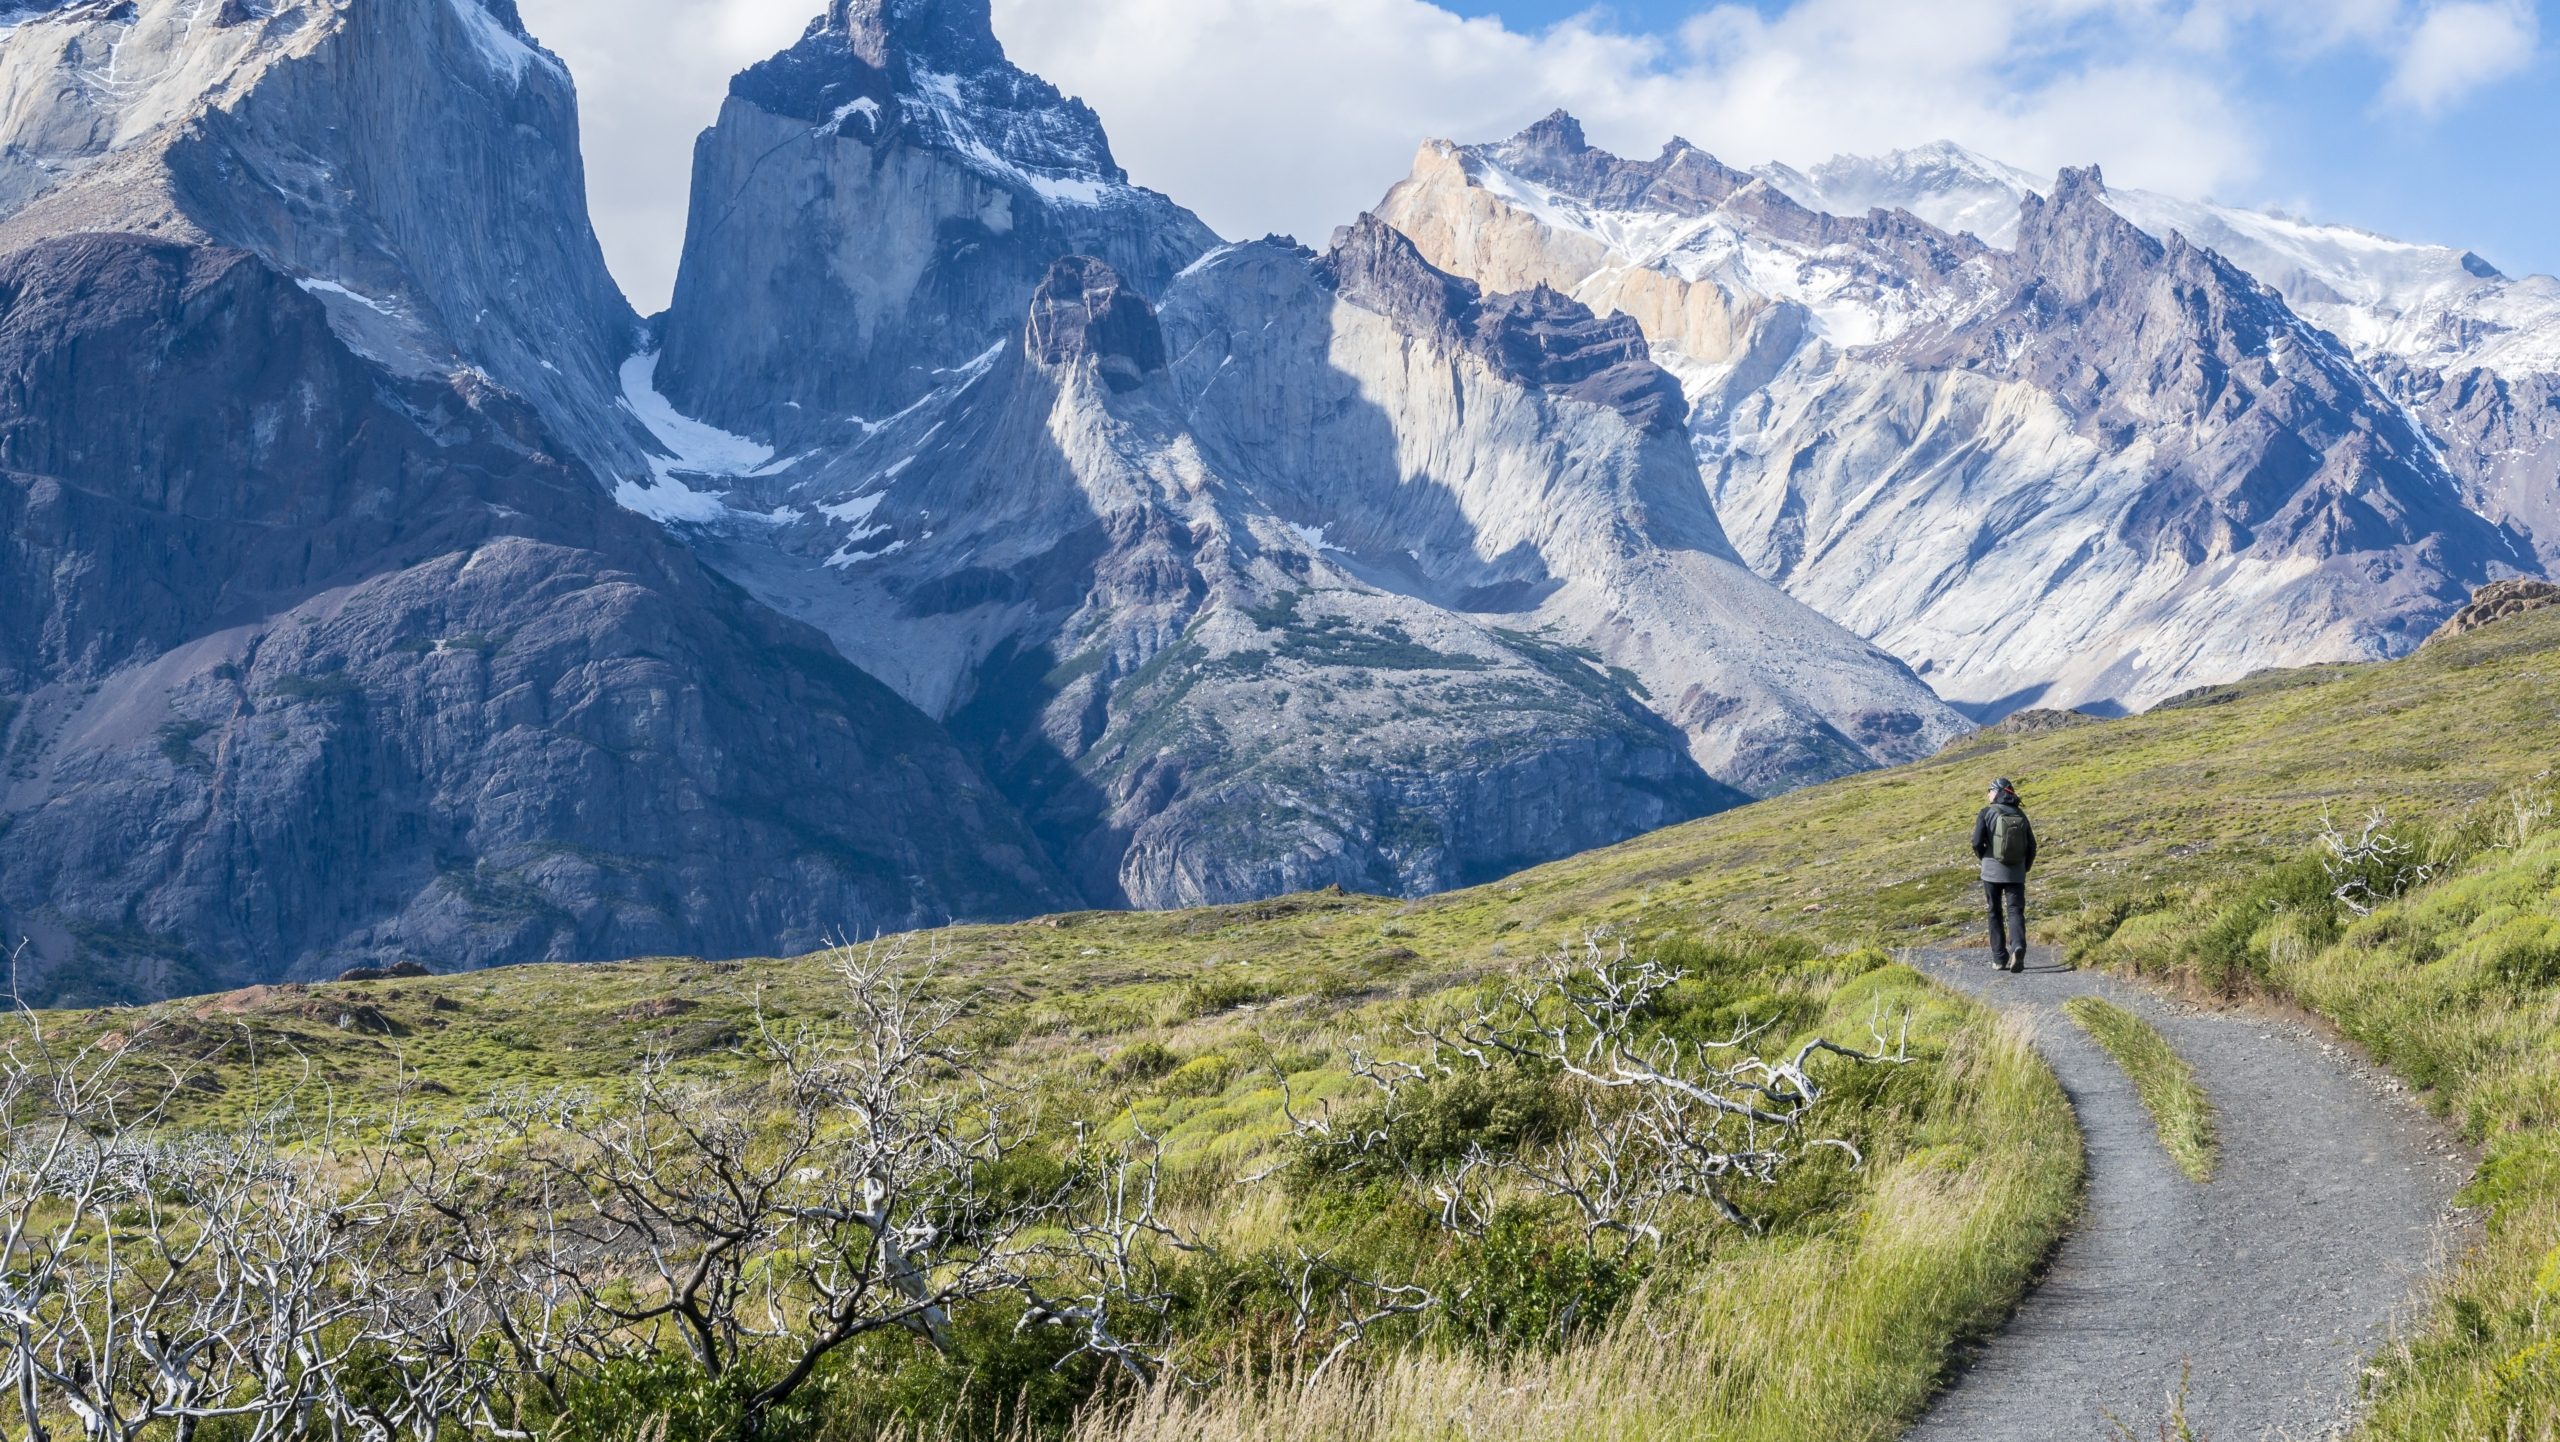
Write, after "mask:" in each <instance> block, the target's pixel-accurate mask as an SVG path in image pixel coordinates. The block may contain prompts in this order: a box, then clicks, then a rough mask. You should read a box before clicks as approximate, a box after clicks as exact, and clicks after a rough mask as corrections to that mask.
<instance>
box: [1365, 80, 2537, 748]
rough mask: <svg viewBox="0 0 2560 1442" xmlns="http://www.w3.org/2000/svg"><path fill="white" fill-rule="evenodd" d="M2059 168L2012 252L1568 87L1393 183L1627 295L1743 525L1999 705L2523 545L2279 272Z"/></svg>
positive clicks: (2419, 632)
mask: <svg viewBox="0 0 2560 1442" xmlns="http://www.w3.org/2000/svg"><path fill="white" fill-rule="evenodd" d="M2051 190H2052V194H2051V195H2050V196H2044V195H2036V194H2029V195H2028V196H2027V197H2026V198H2025V199H2024V200H2023V201H2020V202H2018V206H2017V209H2018V219H2017V221H2016V222H2015V224H2014V225H2013V227H2012V228H2011V229H2010V231H2009V232H2008V233H2007V236H2006V239H2007V240H2008V241H2009V243H2010V246H2009V248H2008V249H2005V250H2003V249H1997V248H1994V247H1991V246H1989V245H1987V244H1985V243H1983V242H1981V241H1979V240H1976V239H1974V238H1973V237H1971V236H1968V235H1963V234H1950V233H1947V232H1945V231H1941V230H1939V229H1937V228H1936V227H1934V226H1932V225H1930V224H1929V223H1927V222H1926V221H1924V220H1922V219H1920V218H1919V217H1917V216H1914V215H1912V214H1910V213H1908V212H1905V211H1869V212H1867V213H1865V214H1863V215H1860V216H1856V217H1843V216H1831V215H1827V214H1824V213H1821V212H1816V211H1814V210H1811V209H1809V208H1808V207H1806V206H1805V205H1803V204H1801V203H1799V202H1798V201H1797V200H1795V199H1794V198H1792V197H1791V196H1789V195H1788V194H1787V193H1786V192H1785V190H1783V189H1782V188H1781V187H1780V185H1779V184H1777V183H1775V182H1774V181H1773V180H1772V179H1771V178H1770V177H1768V176H1765V175H1752V174H1749V173H1746V172H1742V171H1737V170H1734V169H1731V168H1730V167H1726V166H1723V165H1722V164H1720V163H1718V162H1716V161H1714V160H1713V159H1712V157H1707V156H1704V155H1701V154H1699V153H1697V152H1696V151H1695V150H1694V147H1689V146H1687V145H1685V144H1684V143H1680V142H1674V143H1673V144H1672V145H1671V146H1670V147H1668V148H1667V149H1666V150H1665V152H1664V154H1663V156H1662V157H1660V158H1658V159H1656V160H1653V161H1633V160H1624V159H1620V158H1618V157H1615V156H1610V155H1607V154H1606V153H1605V152H1600V151H1598V150H1596V149H1593V148H1592V147H1590V146H1589V145H1588V144H1587V142H1586V141H1585V140H1584V138H1583V137H1582V134H1581V132H1580V128H1579V127H1578V126H1576V125H1574V124H1572V123H1571V121H1570V119H1569V118H1568V117H1555V118H1551V119H1550V120H1549V121H1546V122H1543V123H1542V124H1541V125H1539V126H1536V127H1532V128H1531V129H1530V130H1529V131H1527V132H1524V133H1523V134H1522V135H1520V136H1518V137H1515V138H1514V139H1512V140H1511V141H1508V142H1504V143H1502V144H1499V145H1487V146H1474V147H1463V146H1453V145H1449V144H1446V143H1440V142H1434V143H1433V144H1430V145H1427V146H1425V147H1424V149H1423V151H1422V154H1421V156H1420V158H1419V159H1418V160H1417V162H1416V166H1415V173H1414V175H1413V177H1412V178H1410V179H1408V180H1407V181H1405V182H1403V183H1401V184H1399V185H1398V186H1397V187H1396V188H1395V189H1394V190H1393V191H1391V192H1390V193H1389V195H1388V196H1387V198H1386V200H1385V201H1384V202H1383V203H1382V206H1381V214H1382V215H1383V216H1384V217H1385V218H1387V219H1388V220H1389V221H1390V222H1392V223H1394V224H1396V225H1397V226H1398V227H1399V228H1400V229H1402V230H1404V231H1405V232H1406V233H1408V234H1411V235H1413V236H1414V237H1415V239H1416V241H1417V243H1419V244H1420V245H1421V246H1422V249H1423V251H1424V254H1425V255H1426V257H1427V258H1430V259H1432V260H1433V261H1434V262H1435V263H1438V264H1442V265H1444V266H1446V267H1448V268H1450V269H1453V270H1456V271H1458V272H1460V273H1462V274H1467V275H1471V276H1475V277H1477V278H1479V279H1481V280H1483V281H1485V282H1486V283H1487V284H1496V285H1500V284H1517V283H1521V282H1523V281H1531V282H1535V283H1539V284H1545V285H1550V286H1554V287H1556V288H1558V289H1561V290H1564V291H1566V292H1567V293H1570V294H1573V295H1575V296H1576V297H1577V298H1580V299H1583V300H1586V301H1587V302H1589V303H1590V304H1592V305H1593V307H1594V308H1595V309H1602V310H1607V309H1611V308H1615V309H1617V310H1619V311H1621V312H1623V313H1625V314H1627V315H1630V316H1632V317H1633V318H1635V319H1637V320H1638V321H1639V323H1640V324H1642V325H1643V326H1644V328H1645V330H1646V333H1647V335H1648V336H1650V337H1652V338H1653V339H1654V341H1655V342H1656V345H1657V348H1658V350H1659V353H1660V354H1661V357H1662V360H1663V363H1664V364H1665V365H1666V366H1667V367H1668V368H1669V369H1671V370H1672V371H1673V372H1674V373H1675V374H1677V375H1679V376H1680V378H1681V379H1682V381H1683V383H1684V385H1685V387H1686V389H1687V390H1688V393H1689V396H1690V401H1691V417H1692V418H1691V431H1692V437H1693V440H1694V442H1695V445H1696V448H1697V450H1698V453H1699V457H1700V460H1701V463H1702V465H1703V466H1704V468H1705V471H1706V476H1707V483H1708V486H1709V490H1710V493H1711V495H1712V496H1713V499H1714V502H1715V506H1716V509H1717V512H1718V514H1719V516H1720V518H1721V520H1722V521H1723V523H1724V524H1725V526H1726V528H1727V529H1728V531H1729V532H1730V534H1731V535H1732V537H1733V539H1734V543H1735V545H1736V547H1737V549H1738V550H1739V551H1740V553H1741V554H1742V555H1743V557H1744V558H1745V559H1746V560H1748V561H1749V563H1750V564H1751V565H1752V566H1753V568H1754V569H1756V570H1758V571H1760V572H1761V573H1762V574H1764V575H1768V576H1770V577H1771V578H1773V579H1775V580H1777V581H1778V582H1779V583H1780V584H1782V585H1784V586H1785V587H1786V588H1787V589H1788V590H1789V592H1790V593H1791V594H1793V595H1795V596H1797V597H1798V598H1799V599H1802V600H1805V601H1807V602H1808V603H1810V604H1812V605H1813V606H1814V607H1815V609H1817V610H1820V611H1822V612H1824V613H1825V614H1827V615H1830V616H1832V617H1834V618H1835V619H1838V620H1840V621H1842V622H1843V623H1844V624H1847V625H1848V626H1849V627H1850V628H1851V629H1852V630H1854V631H1856V632H1858V633H1859V634H1861V635H1865V636H1868V637H1870V638H1871V639H1873V640H1875V641H1876V642H1877V643H1878V644H1880V645H1882V646H1883V647H1885V648H1886V649H1887V650H1890V651H1892V652H1894V653H1895V654H1897V655H1901V656H1904V657H1906V658H1908V659H1910V660H1911V661H1912V662H1913V664H1914V665H1915V666H1916V667H1917V668H1919V670H1920V671H1921V673H1922V674H1923V675H1924V676H1926V677H1927V678H1928V679H1929V680H1930V681H1931V682H1932V684H1933V685H1935V686H1936V687H1937V688H1938V689H1939V690H1940V691H1941V692H1942V694H1945V695H1947V696H1949V697H1950V698H1952V699H1954V700H1957V701H1958V702H1960V703H1962V704H1965V705H1967V706H1968V707H1970V708H1973V709H1975V710H1977V711H1979V712H1980V713H1983V714H1986V715H1998V714H2002V713H2004V712H2006V711H2008V710H2011V709H2015V708H2017V707H2021V706H2028V705H2045V706H2074V705H2077V706H2087V707H2093V708H2097V709H2119V710H2120V709H2125V708H2139V707H2141V706H2144V705H2147V704H2150V703H2151V702H2153V701H2156V700H2158V699H2160V698H2162V697H2164V696H2167V695H2171V694H2175V693H2177V692H2179V691H2182V690H2185V689H2188V688H2189V687H2190V686H2192V685H2194V684H2197V683H2199V682H2201V681H2207V680H2216V679H2228V678H2231V677H2236V676H2240V675H2245V674H2248V673H2250V672H2253V671H2256V670H2259V669H2263V668H2264V667H2267V666H2270V665H2284V664H2297V663H2299V662H2302V661H2308V660H2321V659H2344V658H2369V657H2374V656H2382V655H2391V654H2398V653H2400V652H2403V651H2406V650H2408V649H2409V648H2411V647H2413V646H2414V645H2415V644H2417V642H2418V640H2419V639H2421V638H2422V637H2423V635H2424V633H2425V631H2426V630H2427V629H2429V628H2430V627H2431V626H2432V624H2433V622H2434V621H2435V619H2437V618H2438V617H2440V616H2441V615H2442V614H2444V613H2445V611H2447V610H2449V609H2450V608H2451V607H2452V606H2454V605H2455V604H2458V602H2459V599H2460V598H2461V597H2462V596H2464V595H2467V594H2468V592H2469V589H2470V587H2471V586H2472V585H2474V584H2477V583H2478V582H2480V581H2482V580H2485V579H2487V578H2488V577H2490V576H2492V575H2495V574H2498V573H2500V572H2501V571H2502V570H2503V571H2513V570H2516V569H2522V568H2524V567H2527V566H2530V565H2531V564H2533V553H2532V550H2531V548H2530V546H2529V544H2528V543H2527V541H2526V540H2525V538H2524V537H2523V535H2522V534H2521V533H2520V531H2518V530H2517V529H2516V528H2514V527H2511V526H2508V525H2506V524H2504V523H2503V522H2502V521H2501V520H2500V519H2497V518H2494V517H2484V516H2483V515H2482V514H2480V512H2479V510H2478V509H2477V508H2476V507H2474V506H2473V505H2471V504H2469V503H2468V502H2469V500H2470V498H2471V493H2470V490H2469V488H2468V487H2467V486H2466V484H2465V483H2464V481H2463V480H2462V479H2461V478H2460V477H2459V476H2458V475H2457V474H2456V473H2455V472H2454V471H2453V470H2452V469H2451V468H2450V467H2449V466H2448V465H2447V463H2446V460H2445V458H2444V456H2443V455H2442V454H2441V453H2440V449H2439V448H2438V447H2437V446H2436V445H2435V444H2434V442H2433V440H2432V438H2431V437H2430V436H2428V435H2427V434H2426V433H2425V432H2424V431H2423V430H2422V429H2421V428H2419V427H2418V426H2417V425H2415V424H2413V423H2412V421H2411V418H2410V416H2409V414H2408V412H2407V410H2406V408H2405V407H2404V406H2402V405H2401V404H2400V403H2399V402H2397V401H2396V400H2395V399H2394V398H2393V397H2392V396H2391V395H2390V394H2388V393H2387V392H2386V391H2385V390H2384V389H2383V388H2382V387H2381V386H2379V385H2378V384H2376V383H2375V381H2374V380H2373V379H2372V377H2371V376H2370V375H2369V374H2368V373H2367V372H2366V371H2365V370H2364V369H2363V368H2361V367H2360V366H2359V365H2358V364H2357V363H2356V361H2355V358H2354V357H2353V356H2352V355H2351V354H2350V353H2349V352H2348V351H2347V350H2346V349H2345V348H2344V347H2343V346H2341V345H2339V344H2338V343H2337V342H2336V341H2335V340H2334V339H2333V338H2332V337H2330V336H2328V335H2327V334H2326V333H2325V332H2322V331H2321V330H2319V329H2318V328H2317V327H2315V326H2312V325H2310V324H2308V323H2306V322H2304V321H2303V320H2302V319H2301V318H2300V317H2299V316H2297V315H2295V314H2293V313H2292V312H2291V311H2290V310H2289V309H2288V308H2287V307H2286V306H2285V304H2284V302H2283V300H2282V298H2281V297H2280V296H2278V295H2276V294H2275V293H2274V292H2273V291H2270V290H2268V289H2266V288H2265V287H2264V286H2262V285H2260V284H2259V283H2258V282H2256V281H2255V280H2254V279H2252V278H2251V277H2249V276H2248V275H2246V274H2244V273H2243V272H2241V271H2240V270H2239V269H2237V268H2236V267H2233V266H2231V265H2230V264H2229V263H2228V262H2226V261H2223V260H2222V259H2221V258H2219V257H2217V256H2214V255H2213V254H2212V253H2210V252H2208V251H2204V250H2201V249H2198V248H2197V247H2194V246H2192V245H2189V244H2188V243H2187V242H2185V241H2184V240H2183V239H2180V238H2177V237H2175V236H2172V237H2171V238H2170V239H2169V240H2167V241H2162V240H2159V239H2156V238H2154V237H2152V236H2151V235H2150V234H2148V233H2147V232H2145V231H2143V230H2142V229H2140V228H2139V227H2137V226H2135V225H2133V224H2131V223H2129V222H2127V221H2126V220H2124V219H2123V218H2122V216H2121V215H2120V214H2119V213H2118V212H2117V211H2115V210H2114V209H2113V208H2112V207H2111V206H2110V205H2109V203H2108V195H2109V193H2108V192H2107V190H2106V187H2105V185H2104V183H2103V181H2102V180H2101V179H2100V178H2099V177H2098V175H2097V174H2096V173H2095V172H2094V171H2086V172H2070V173H2067V174H2066V175H2065V176H2064V177H2063V179H2062V181H2061V182H2060V183H2058V184H2057V185H2055V186H2053V187H2051Z"/></svg>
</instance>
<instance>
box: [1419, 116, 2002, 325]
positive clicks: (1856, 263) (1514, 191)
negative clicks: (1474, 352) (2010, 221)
mask: <svg viewBox="0 0 2560 1442" xmlns="http://www.w3.org/2000/svg"><path fill="white" fill-rule="evenodd" d="M1465 156H1466V164H1467V172H1468V174H1469V176H1470V177H1471V178H1472V179H1473V180H1474V181H1475V182H1476V183H1477V184H1478V185H1480V186H1482V187H1483V189H1484V190H1485V191H1486V192H1488V193H1489V194H1491V195H1494V196H1496V197H1498V198H1499V199H1501V200H1503V201H1504V202H1506V203H1508V204H1510V205H1511V206H1513V207H1516V208H1517V209H1519V210H1521V211H1524V212H1526V213H1527V214H1529V215H1531V216H1533V217H1535V218H1536V219H1537V220H1538V221H1540V222H1541V223H1542V224H1544V225H1546V226H1547V227H1548V228H1549V229H1551V230H1555V231H1561V232H1565V233H1569V234H1573V235H1579V236H1582V237H1584V238H1586V239H1588V240H1590V241H1592V242H1593V243H1594V244H1596V245H1598V246H1599V247H1600V248H1601V249H1602V250H1603V251H1605V252H1606V253H1607V254H1608V256H1609V264H1608V266H1607V267H1606V268H1605V269H1604V270H1603V272H1602V273H1600V274H1598V275H1596V276H1594V277H1593V278H1592V279H1591V281H1589V282H1586V288H1591V289H1601V290H1605V289H1607V288H1608V286H1609V283H1610V282H1611V280H1613V279H1614V277H1615V275H1616V273H1617V272H1621V271H1625V270H1630V269H1652V270H1658V271H1661V272H1663V273H1665V274H1667V275H1671V276H1675V277H1677V278H1678V279H1680V280H1681V281H1683V282H1685V283H1687V284H1689V285H1697V284H1700V283H1709V284H1714V285H1718V286H1721V287H1723V288H1724V289H1726V290H1727V291H1729V292H1735V293H1740V294H1745V295H1752V296H1761V297H1766V298H1768V299H1771V300H1778V301H1786V302H1791V303H1793V304H1795V305H1798V306H1801V307H1803V309H1804V311H1805V312H1806V314H1807V315H1808V316H1809V317H1810V318H1811V320H1812V324H1813V329H1814V332H1815V334H1817V335H1819V336H1820V337H1821V338H1822V339H1824V340H1826V341H1828V342H1830V343H1831V344H1832V345H1834V346H1836V347H1839V348H1841V349H1844V350H1845V349H1854V348H1857V347H1861V346H1871V345H1878V344H1881V343H1883V342H1886V341H1889V340H1892V339H1893V338H1894V337H1896V336H1898V335H1901V334H1902V333H1904V332H1905V331H1907V330H1909V329H1910V328H1912V327H1913V326H1915V325H1919V324H1923V323H1926V322H1929V321H1935V320H1944V319H1946V318H1948V317H1949V316H1950V315H1953V314H1955V313H1957V312H1958V311H1961V310H1962V309H1963V308H1965V306H1966V305H1967V304H1969V303H1970V302H1972V301H1973V300H1975V299H1976V298H1978V294H1979V287H1971V288H1967V287H1949V288H1933V287H1923V286H1912V285H1906V284H1901V283H1899V280H1900V278H1899V277H1897V276H1895V275H1893V274H1891V273H1890V272H1889V270H1887V269H1885V268H1883V267H1880V266H1879V265H1878V264H1877V259H1876V257H1875V255H1874V254H1873V252H1872V250H1871V249H1870V248H1868V247H1866V246H1862V245H1861V244H1859V243H1858V242H1857V241H1855V240H1837V241H1831V242H1828V243H1825V242H1822V241H1807V240H1804V239H1801V238H1797V237H1793V236H1787V235H1782V234H1778V233H1774V231H1773V229H1772V228H1771V227H1768V226H1765V225H1762V224H1758V223H1755V221H1756V219H1757V217H1755V216H1754V215H1752V214H1751V213H1750V202H1751V201H1752V200H1753V199H1754V197H1752V196H1751V195H1750V194H1749V193H1748V192H1747V191H1746V192H1744V193H1742V194H1739V195H1737V196H1735V197H1732V198H1730V199H1729V200H1728V201H1727V202H1726V203H1725V204H1723V205H1719V206H1717V207H1715V208H1713V209H1711V210H1708V211H1707V212H1706V213H1705V214H1702V215H1694V214H1685V213H1682V212H1680V211H1677V210H1671V209H1664V208H1659V207H1654V206H1636V207H1618V206H1609V205H1602V204H1597V203H1593V202H1590V201H1586V200H1583V199H1581V198H1579V197H1576V196H1573V195H1570V194H1567V193H1565V192H1563V191H1561V190H1558V189H1556V188H1554V187H1551V186H1547V185H1541V184H1539V183H1538V182H1536V181H1534V180H1531V179H1529V178H1528V177H1526V176H1523V175H1521V174H1519V173H1518V172H1516V171H1515V170H1513V169H1511V168H1509V167H1507V166H1505V165H1504V164H1503V163H1502V162H1501V161H1500V160H1499V159H1498V158H1497V152H1496V151H1495V150H1494V149H1493V148H1487V147H1475V148H1470V149H1468V150H1467V151H1466V152H1465ZM1781 193H1782V194H1783V192H1781ZM1781 203H1782V204H1783V202H1781ZM2013 208H2014V207H2013ZM1807 218H1808V219H1811V217H1807ZM1577 293H1580V290H1579V289H1578V290H1577Z"/></svg>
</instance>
